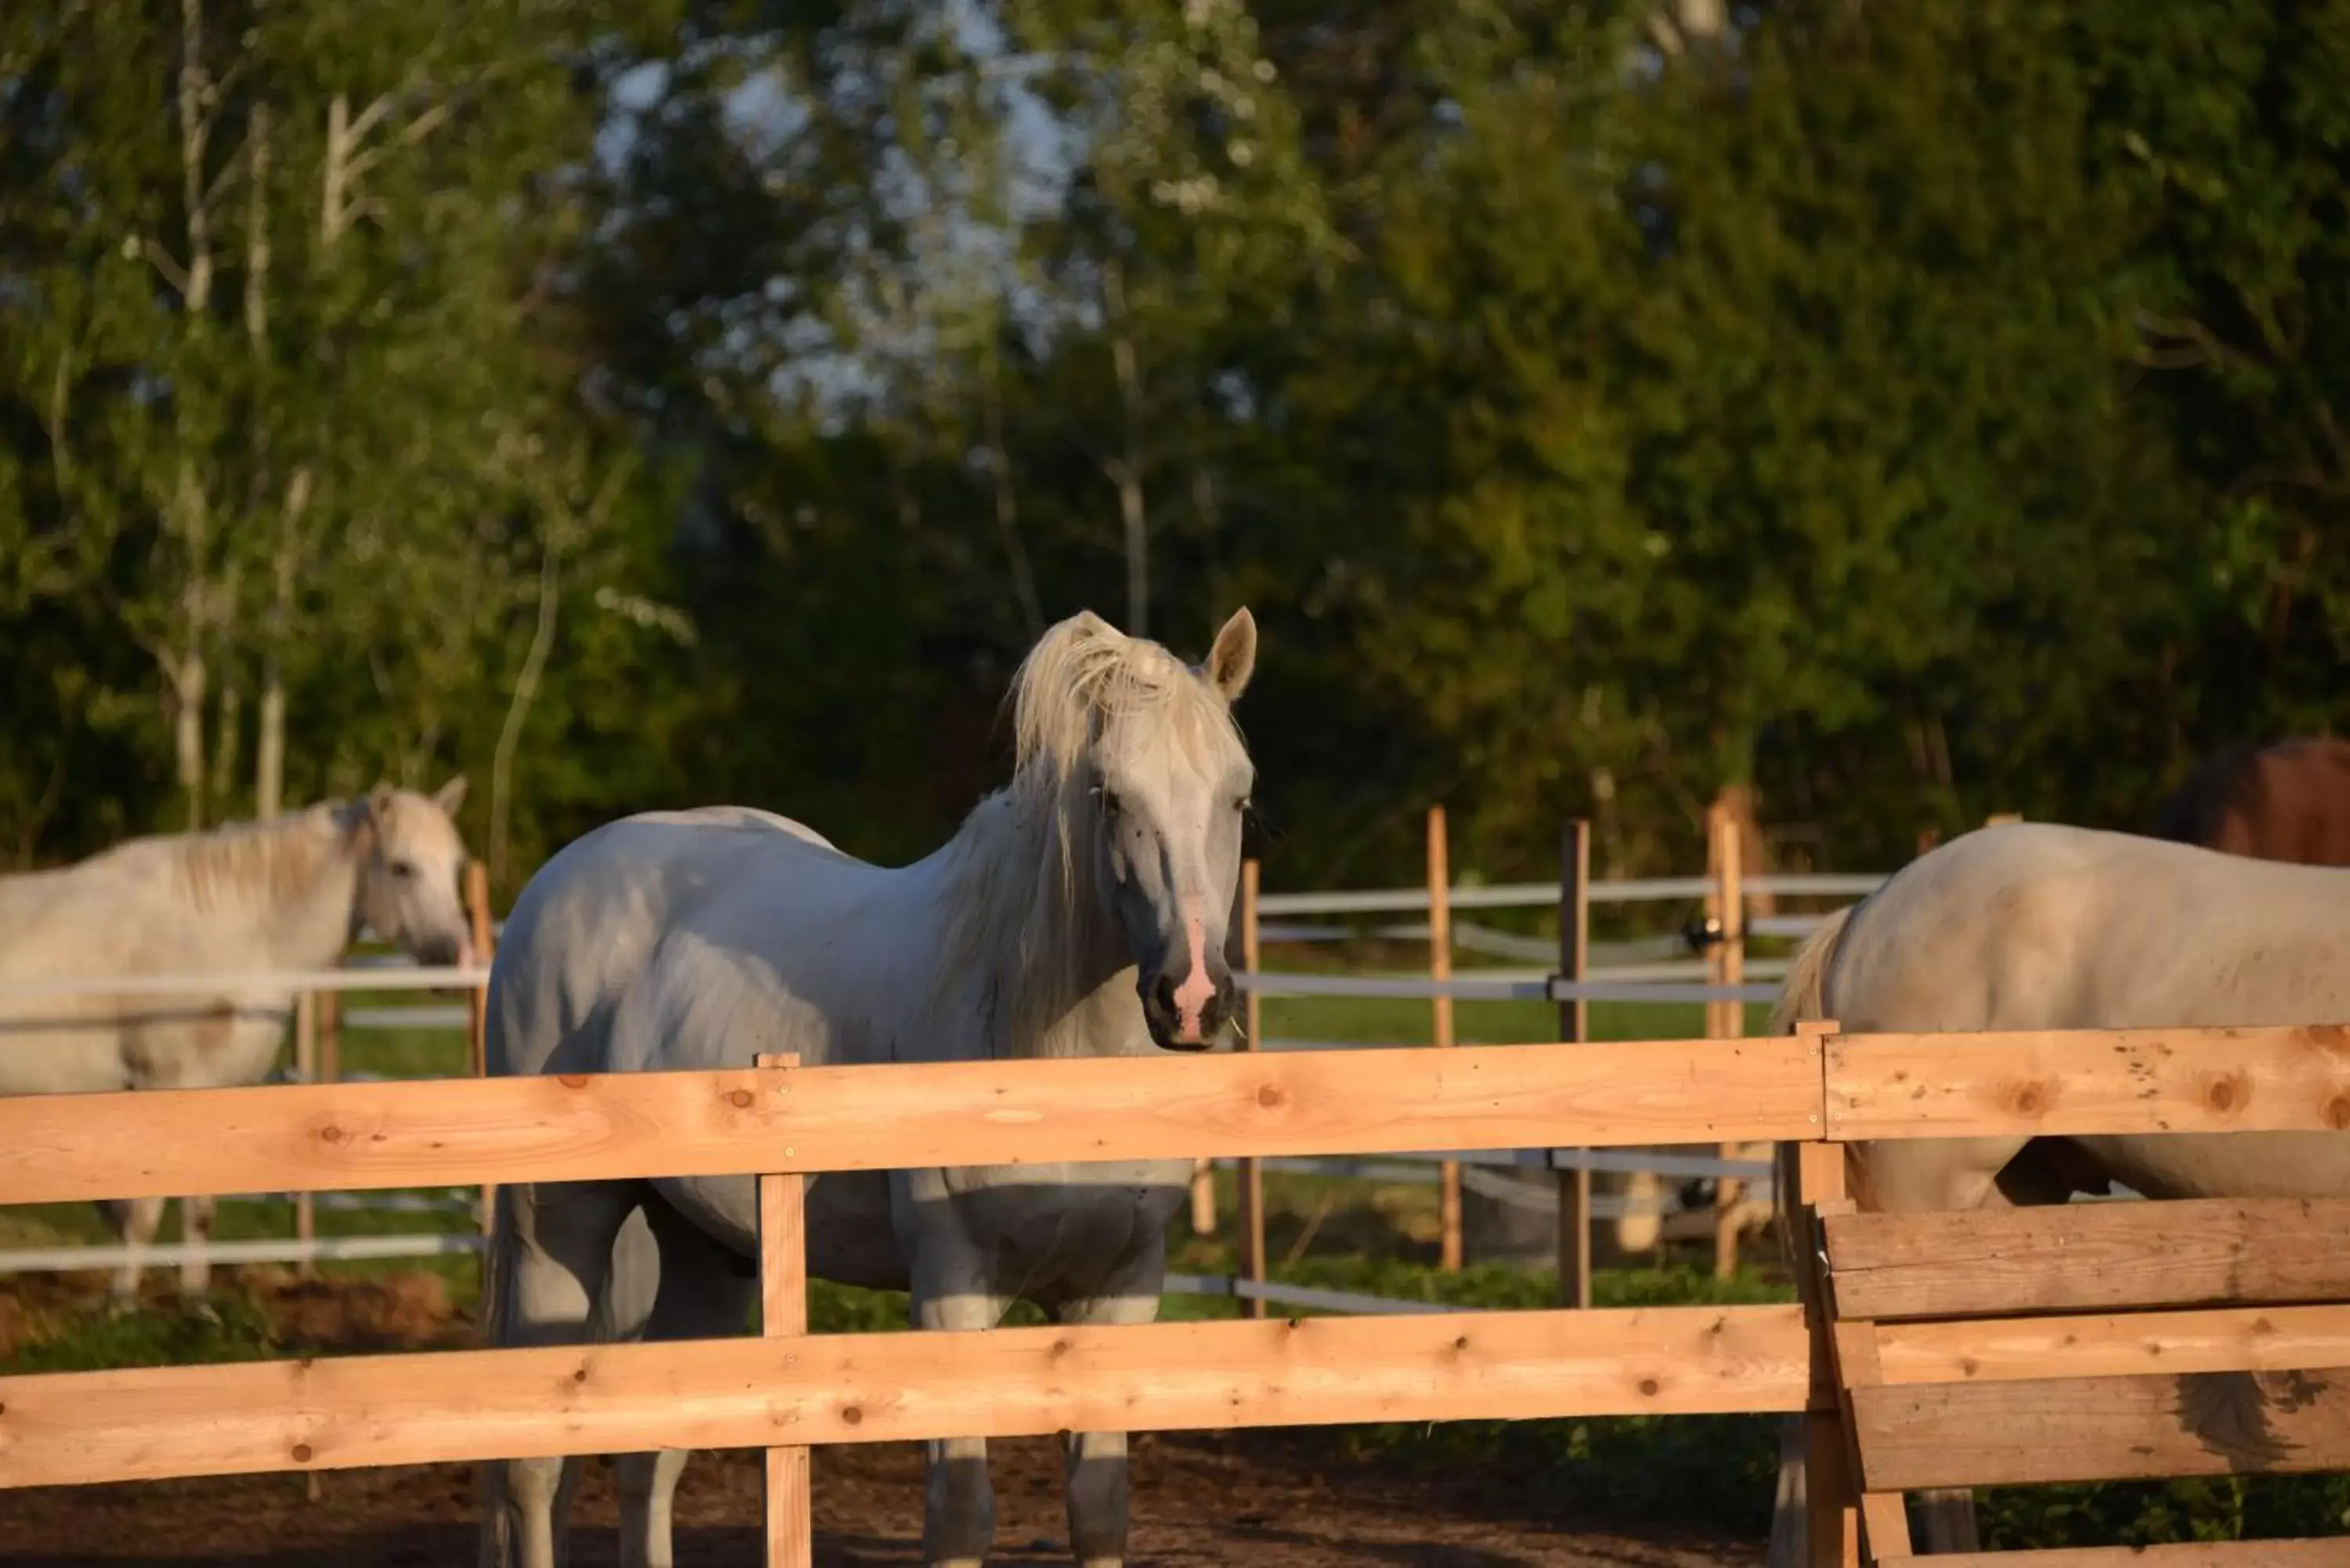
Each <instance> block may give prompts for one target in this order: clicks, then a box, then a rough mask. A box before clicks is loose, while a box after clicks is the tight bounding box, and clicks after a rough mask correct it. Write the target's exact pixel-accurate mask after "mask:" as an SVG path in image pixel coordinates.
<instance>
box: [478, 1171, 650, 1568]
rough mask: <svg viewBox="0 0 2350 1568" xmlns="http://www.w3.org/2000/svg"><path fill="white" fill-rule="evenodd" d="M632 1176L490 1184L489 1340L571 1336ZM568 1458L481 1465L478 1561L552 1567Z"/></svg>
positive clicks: (598, 1291) (599, 1291)
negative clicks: (493, 1275)
mask: <svg viewBox="0 0 2350 1568" xmlns="http://www.w3.org/2000/svg"><path fill="white" fill-rule="evenodd" d="M641 1191H642V1189H640V1188H639V1186H638V1185H637V1184H636V1183H634V1182H601V1181H598V1182H562V1183H530V1184H525V1185H521V1186H515V1187H504V1188H500V1189H498V1206H499V1210H500V1213H499V1222H498V1226H497V1231H496V1234H495V1237H494V1240H493V1242H492V1244H493V1245H494V1246H495V1247H497V1248H498V1249H500V1251H501V1253H502V1256H501V1257H500V1258H499V1259H498V1260H497V1262H499V1263H500V1264H501V1265H503V1266H502V1267H501V1268H500V1269H499V1270H498V1272H499V1273H500V1274H501V1275H502V1277H501V1278H500V1279H499V1281H498V1293H497V1300H496V1301H495V1302H494V1303H492V1304H491V1307H490V1314H491V1324H492V1331H491V1343H492V1344H494V1345H501V1346H504V1345H580V1344H584V1343H586V1342H587V1340H588V1339H589V1338H590V1337H591V1334H590V1328H591V1318H592V1317H593V1315H594V1314H596V1312H597V1309H598V1302H599V1301H600V1300H601V1298H602V1297H603V1295H604V1293H605V1287H606V1284H607V1282H608V1280H609V1278H610V1276H611V1272H612V1254H613V1251H614V1246H615V1243H616V1242H617V1241H618V1240H619V1234H620V1230H621V1227H622V1225H623V1224H625V1223H626V1221H627V1220H628V1218H629V1214H630V1213H631V1212H632V1211H633V1210H635V1208H636V1206H637V1202H638V1199H639V1196H640V1195H641ZM577 1475H578V1462H577V1460H576V1459H504V1460H494V1461H492V1462H491V1463H489V1464H486V1465H484V1467H483V1469H482V1490H483V1497H482V1564H483V1568H556V1563H559V1562H560V1561H561V1560H562V1558H563V1555H564V1553H563V1552H562V1550H561V1548H560V1538H561V1535H562V1531H561V1521H562V1519H563V1516H564V1515H565V1514H566V1513H567V1511H568V1510H569V1505H570V1501H571V1492H572V1490H573V1487H574V1486H575V1485H576V1483H577Z"/></svg>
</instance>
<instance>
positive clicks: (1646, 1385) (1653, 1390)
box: [1640, 1377, 1662, 1398]
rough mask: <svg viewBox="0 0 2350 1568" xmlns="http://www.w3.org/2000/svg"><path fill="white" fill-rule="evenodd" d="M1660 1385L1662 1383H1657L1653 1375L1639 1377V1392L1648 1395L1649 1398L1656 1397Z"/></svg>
mask: <svg viewBox="0 0 2350 1568" xmlns="http://www.w3.org/2000/svg"><path fill="white" fill-rule="evenodd" d="M1661 1386H1662V1385H1660V1384H1659V1383H1658V1381H1657V1380H1656V1379H1655V1378H1653V1377H1643V1378H1641V1379H1640V1392H1641V1393H1643V1394H1645V1395H1648V1397H1650V1398H1654V1397H1656V1395H1657V1392H1658V1390H1659V1388H1660V1387H1661Z"/></svg>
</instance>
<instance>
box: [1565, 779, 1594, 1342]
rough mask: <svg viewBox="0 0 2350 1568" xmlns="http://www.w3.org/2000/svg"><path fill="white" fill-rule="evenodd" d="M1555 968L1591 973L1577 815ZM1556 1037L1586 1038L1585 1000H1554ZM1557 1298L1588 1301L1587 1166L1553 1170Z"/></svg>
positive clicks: (1587, 895) (1583, 845) (1569, 842)
mask: <svg viewBox="0 0 2350 1568" xmlns="http://www.w3.org/2000/svg"><path fill="white" fill-rule="evenodd" d="M1558 972H1559V973H1560V974H1562V975H1564V976H1565V978H1566V979H1567V980H1569V981H1583V980H1587V979H1589V978H1590V974H1591V824H1590V823H1589V822H1587V821H1586V820H1585V819H1584V818H1582V817H1577V818H1575V820H1574V821H1572V822H1570V823H1568V824H1567V825H1566V833H1565V836H1564V837H1563V838H1562V839H1561V841H1560V843H1559V846H1558ZM1558 1037H1559V1038H1560V1039H1561V1040H1563V1041H1566V1042H1570V1043H1572V1044H1577V1045H1580V1044H1583V1043H1584V1042H1585V1041H1586V1040H1588V1039H1590V1038H1591V1004H1590V1003H1589V1002H1586V1001H1584V1000H1583V998H1581V997H1580V996H1576V997H1573V998H1570V999H1568V1000H1566V1001H1564V1002H1560V1003H1559V1004H1558ZM1578 1152H1580V1151H1578ZM1558 1303H1559V1305H1561V1306H1571V1307H1588V1306H1589V1305H1590V1304H1591V1172H1590V1170H1589V1169H1588V1168H1585V1167H1582V1166H1577V1167H1576V1168H1575V1169H1573V1170H1562V1171H1560V1172H1559V1173H1558Z"/></svg>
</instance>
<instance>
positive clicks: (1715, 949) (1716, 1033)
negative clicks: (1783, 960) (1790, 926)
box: [1706, 799, 1746, 1276]
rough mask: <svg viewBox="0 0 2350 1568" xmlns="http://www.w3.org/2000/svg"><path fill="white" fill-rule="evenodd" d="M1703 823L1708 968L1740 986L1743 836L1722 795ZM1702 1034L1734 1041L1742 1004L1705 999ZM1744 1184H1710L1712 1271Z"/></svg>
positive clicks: (1734, 1268)
mask: <svg viewBox="0 0 2350 1568" xmlns="http://www.w3.org/2000/svg"><path fill="white" fill-rule="evenodd" d="M1706 825H1707V828H1708V833H1707V835H1706V837H1707V853H1706V859H1707V861H1708V862H1709V869H1710V870H1711V875H1712V879H1713V893H1712V896H1711V904H1712V905H1713V910H1712V912H1713V915H1714V918H1715V919H1717V920H1719V921H1720V922H1721V927H1720V931H1721V940H1719V941H1717V942H1715V943H1714V944H1713V946H1712V947H1711V949H1710V950H1708V951H1707V954H1706V957H1707V959H1708V961H1709V964H1708V967H1709V968H1710V969H1711V971H1712V981H1713V983H1714V984H1716V985H1721V986H1731V985H1743V984H1744V983H1745V982H1746V885H1745V875H1744V873H1745V867H1744V863H1743V862H1744V857H1745V836H1744V835H1743V834H1742V833H1741V832H1740V831H1739V823H1738V820H1737V817H1736V815H1735V814H1733V813H1732V812H1731V810H1730V807H1729V803H1728V801H1727V800H1726V799H1724V800H1721V801H1717V802H1715V803H1714V805H1713V807H1712V809H1711V810H1710V811H1708V812H1707V814H1706ZM1706 1022H1707V1024H1708V1025H1709V1027H1708V1028H1707V1030H1706V1034H1707V1037H1708V1038H1710V1039H1714V1040H1736V1039H1739V1038H1742V1036H1743V1035H1744V1034H1745V1033H1746V1003H1745V1002H1736V1001H1721V1002H1708V1003H1707V1004H1706ZM1738 1154H1739V1148H1738V1146H1737V1145H1736V1144H1734V1143H1726V1144H1723V1145H1722V1146H1721V1158H1724V1159H1735V1158H1738ZM1742 1185H1743V1183H1742V1182H1740V1181H1739V1180H1738V1179H1736V1178H1734V1177H1731V1176H1723V1177H1721V1178H1720V1179H1718V1180H1716V1181H1715V1183H1714V1187H1713V1272H1715V1273H1716V1274H1717V1275H1722V1276H1727V1275H1730V1274H1734V1273H1736V1272H1738V1224H1737V1205H1738V1199H1739V1191H1740V1189H1741V1188H1742Z"/></svg>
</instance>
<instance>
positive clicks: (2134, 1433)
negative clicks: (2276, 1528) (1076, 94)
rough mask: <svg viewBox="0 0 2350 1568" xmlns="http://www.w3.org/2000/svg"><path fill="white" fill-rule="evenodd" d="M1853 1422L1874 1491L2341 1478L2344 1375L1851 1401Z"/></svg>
mask: <svg viewBox="0 0 2350 1568" xmlns="http://www.w3.org/2000/svg"><path fill="white" fill-rule="evenodd" d="M1852 1410H1853V1418H1854V1423H1855V1427H1856V1431H1857V1433H1858V1436H1859V1438H1860V1453H1861V1467H1862V1476H1861V1481H1862V1484H1863V1486H1864V1487H1865V1488H1866V1490H1870V1491H1913V1490H1918V1489H1919V1488H1921V1487H1960V1486H2033V1485H2039V1484H2041V1483H2043V1482H2048V1481H2077V1480H2137V1479H2140V1478H2147V1477H2155V1476H2211V1475H2238V1474H2245V1473H2251V1472H2264V1473H2286V1472H2302V1471H2309V1470H2334V1469H2350V1366H2334V1367H2317V1368H2313V1369H2311V1370H2307V1371H2297V1372H2189V1373H2184V1374H2180V1375H2178V1376H2172V1375H2169V1374H2163V1375H2159V1376H2140V1377H2053V1378H2044V1379H2041V1380H2037V1381H2033V1382H2022V1383H1936V1384H1929V1385H1926V1386H1918V1387H1887V1388H1856V1389H1854V1390H1853V1391H1852Z"/></svg>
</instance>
